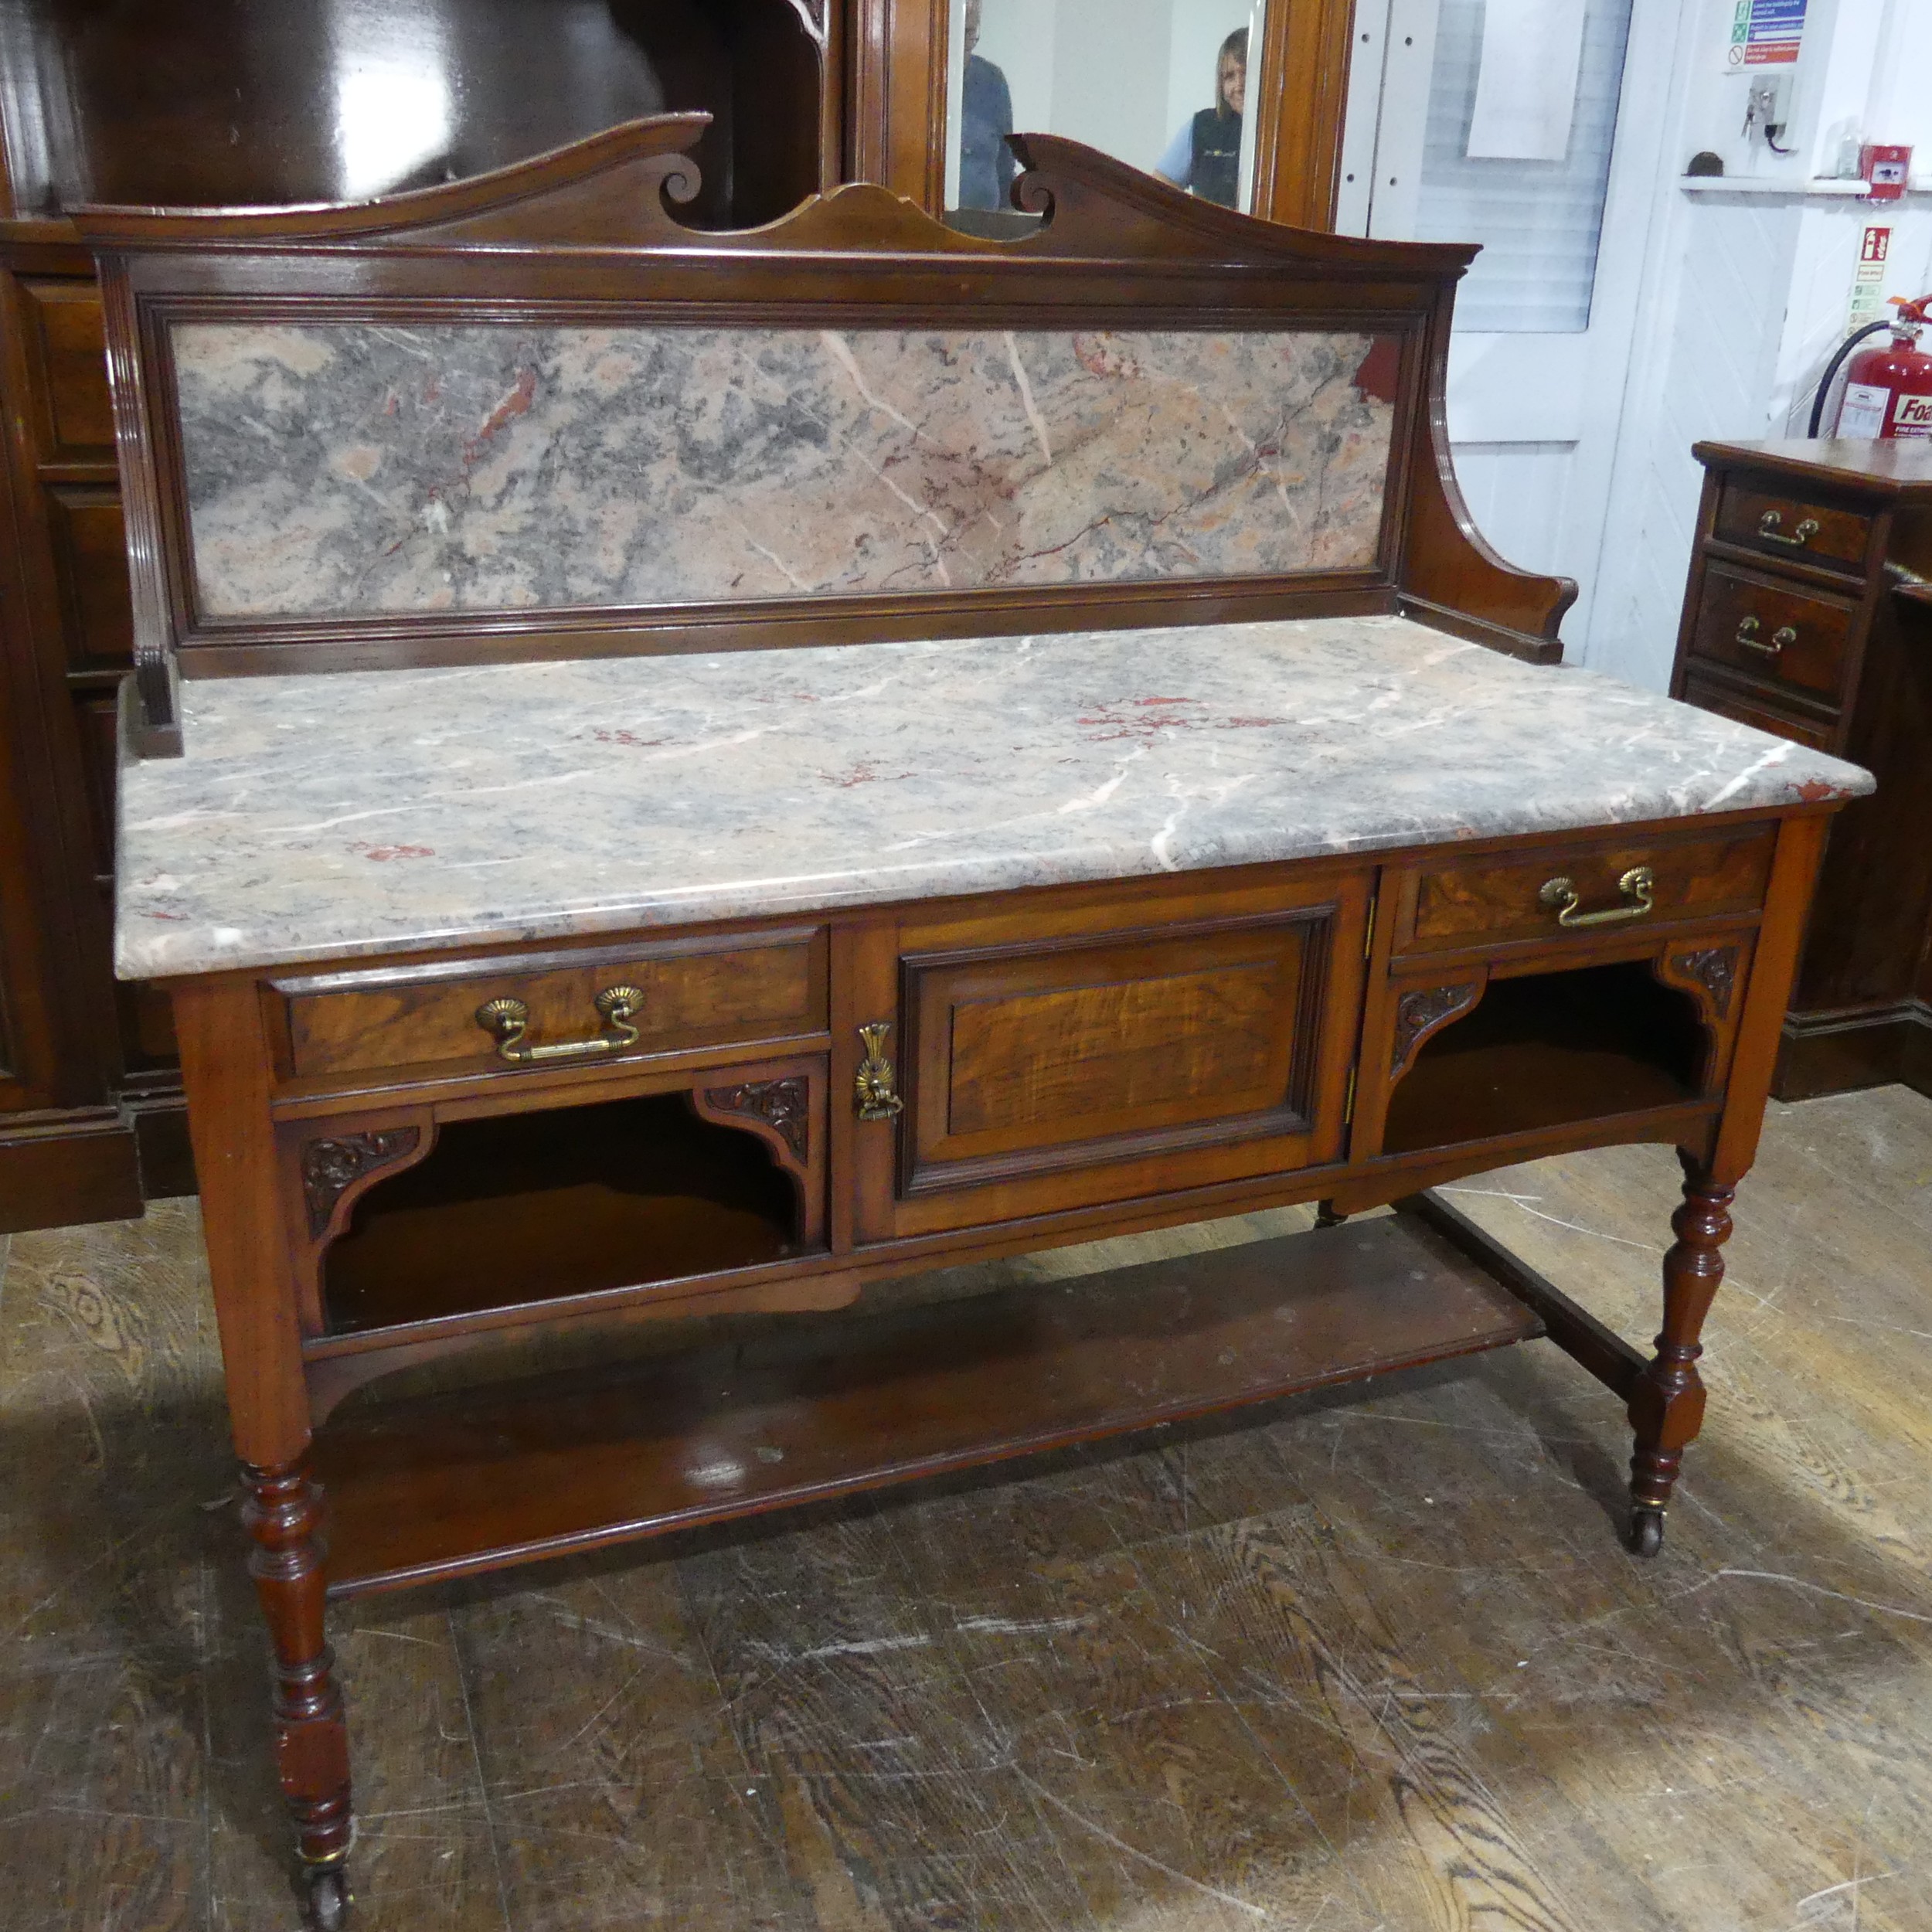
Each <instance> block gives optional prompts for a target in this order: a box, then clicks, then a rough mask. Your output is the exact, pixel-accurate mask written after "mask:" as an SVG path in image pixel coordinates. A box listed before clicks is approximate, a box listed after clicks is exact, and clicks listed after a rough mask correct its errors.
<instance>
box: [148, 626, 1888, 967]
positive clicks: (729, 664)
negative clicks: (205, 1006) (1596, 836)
mask: <svg viewBox="0 0 1932 1932" xmlns="http://www.w3.org/2000/svg"><path fill="white" fill-rule="evenodd" d="M182 699H183V706H184V713H185V740H186V753H185V756H184V757H181V758H179V759H155V760H145V761H142V760H127V761H124V765H123V768H122V771H121V823H120V859H119V867H118V878H119V885H118V917H117V940H116V944H117V953H116V958H117V968H118V970H119V971H120V972H121V975H122V976H123V977H124V978H151V977H158V976H166V975H176V974H192V973H200V972H207V971H218V970H221V969H223V968H235V967H243V966H259V965H267V964H278V963H283V962H294V961H314V960H319V959H328V958H345V957H354V956H357V955H364V954H371V953H377V952H386V951H400V950H406V949H416V948H423V949H433V948H436V947H450V946H455V945H461V944H471V943H474V942H475V941H478V940H493V939H502V940H525V939H537V938H547V937H556V936H560V935H563V934H582V933H605V932H612V931H617V930H622V929H624V928H628V927H651V926H662V925H665V924H668V923H672V922H675V921H682V920H709V919H723V918H734V917H745V916H750V915H755V914H760V913H787V912H794V911H806V910H819V909H824V908H829V907H833V906H845V905H852V904H859V903H883V902H889V901H892V900H909V899H914V898H920V897H925V896H930V895H934V894H937V893H967V892H978V891H985V890H988V889H995V888H1003V887H1012V886H1046V885H1054V884H1060V883H1066V882H1069V881H1073V880H1083V879H1109V878H1121V877H1130V876H1137V875H1141V874H1150V873H1155V872H1164V871H1165V872H1183V871H1193V870H1197V869H1202V868H1206V867H1210V866H1230V865H1240V864H1245V863H1249V862H1255V861H1259V860H1279V859H1300V858H1304V857H1308V856H1309V855H1313V854H1317V853H1325V852H1359V851H1368V850H1375V849H1387V848H1389V847H1394V846H1403V845H1427V844H1432V843H1436V842H1451V841H1456V840H1461V839H1468V838H1490V837H1496V836H1502V835H1509V834H1512V833H1529V832H1549V831H1553V830H1556V829H1559V828H1579V827H1588V826H1599V825H1617V824H1620V823H1627V822H1631V821H1640V820H1650V819H1673V818H1696V817H1698V816H1699V815H1701V814H1704V813H1707V812H1715V811H1734V810H1740V809H1743V808H1747V807H1752V806H1764V805H1780V804H1789V803H1792V802H1794V801H1808V800H1818V799H1823V798H1835V797H1849V796H1854V795H1856V794H1860V793H1863V792H1866V791H1870V790H1871V789H1872V780H1871V778H1870V777H1869V775H1868V774H1866V773H1865V772H1863V771H1861V770H1859V769H1858V768H1857V767H1855V766H1852V765H1848V764H1843V763H1842V762H1840V761H1839V760H1837V759H1835V758H1829V757H1825V756H1824V755H1823V754H1822V753H1818V752H1815V751H1811V750H1807V749H1806V748H1805V747H1802V746H1800V745H1795V744H1792V743H1789V742H1787V740H1784V739H1781V738H1773V737H1770V736H1767V735H1766V734H1764V733H1762V732H1760V731H1754V730H1751V729H1750V727H1749V726H1744V725H1740V724H1734V723H1732V722H1731V721H1730V719H1725V718H1720V717H1718V716H1715V715H1713V713H1709V712H1706V711H1699V710H1694V709H1692V708H1691V707H1690V706H1687V705H1682V704H1678V703H1675V702H1672V701H1671V700H1670V699H1665V698H1660V697H1658V696H1654V695H1653V694H1652V693H1651V692H1645V691H1640V690H1638V689H1635V688H1634V687H1633V686H1631V685H1624V684H1621V683H1618V682H1615V681H1614V680H1613V679H1608V678H1604V677H1601V676H1598V675H1595V674H1594V673H1592V672H1587V671H1581V670H1571V669H1557V670H1549V669H1539V668H1532V667H1531V666H1529V665H1523V664H1521V663H1519V662H1515V660H1513V659H1512V658H1504V657H1500V656H1498V655H1495V653H1493V652H1492V651H1486V650H1484V649H1482V648H1481V647H1480V646H1478V645H1471V644H1464V643H1462V642H1461V641H1458V640H1457V639H1455V638H1449V637H1446V636H1444V634H1441V633H1440V632H1439V631H1431V630H1428V629H1426V628H1423V627H1422V626H1420V625H1419V624H1413V623H1410V622H1409V621H1406V620H1403V619H1401V618H1396V617H1361V618H1333V619H1304V620H1302V621H1298V622H1291V623H1274V624H1240V625H1203V626H1199V627H1195V628H1186V629H1164V630H1147V631H1100V632H1087V633H1080V634H1073V635H1056V636H1044V637H1024V638H992V639H985V640H978V641H966V642H957V641H954V642H944V643H908V644H872V645H852V646H846V647H842V648H839V647H832V648H822V649H801V650H788V651H743V652H739V653H736V654H733V655H724V656H716V657H682V658H605V659H600V660H596V661H591V662H573V663H562V664H514V665H491V666H486V667H481V668H472V669H461V670H441V671H413V672H410V671H384V672H338V673H335V674H332V675H311V676H303V677H282V678H234V679H222V680H208V681H203V682H190V683H188V684H186V685H184V686H183V688H182Z"/></svg>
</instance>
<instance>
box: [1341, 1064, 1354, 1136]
mask: <svg viewBox="0 0 1932 1932" xmlns="http://www.w3.org/2000/svg"><path fill="white" fill-rule="evenodd" d="M1342 1125H1343V1126H1344V1127H1352V1126H1354V1125H1355V1069H1354V1068H1353V1067H1350V1068H1349V1091H1348V1094H1347V1095H1346V1097H1345V1098H1344V1099H1343V1100H1342Z"/></svg>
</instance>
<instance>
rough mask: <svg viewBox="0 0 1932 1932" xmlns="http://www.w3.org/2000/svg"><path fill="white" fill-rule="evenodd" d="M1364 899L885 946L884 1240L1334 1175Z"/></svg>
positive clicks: (1329, 896) (1288, 902)
mask: <svg viewBox="0 0 1932 1932" xmlns="http://www.w3.org/2000/svg"><path fill="white" fill-rule="evenodd" d="M1182 910H1184V911H1185V912H1190V913H1194V914H1195V915H1196V916H1195V917H1192V918H1189V917H1181V916H1178V915H1177V917H1175V918H1174V919H1173V920H1172V921H1171V922H1162V921H1161V920H1160V919H1159V913H1158V909H1157V908H1155V907H1148V908H1145V909H1141V917H1140V918H1139V919H1138V920H1137V921H1136V923H1135V924H1134V927H1131V928H1130V929H1128V930H1114V931H1111V932H1107V931H1100V932H1095V931H1093V930H1059V931H1056V930H1053V925H1052V922H1051V920H1047V921H1046V922H1044V923H1043V930H1041V931H1040V932H1039V934H1038V936H1036V937H1035V936H1019V935H1015V934H1012V931H1011V929H1010V927H1009V928H1008V929H1007V930H1005V932H1004V933H1002V934H1001V936H1000V940H1001V943H996V944H989V945H985V946H981V947H972V946H957V945H954V946H949V947H947V948H946V949H945V950H943V951H941V950H933V951H925V950H922V949H921V948H920V947H919V946H918V944H917V939H918V937H919V935H918V934H917V933H908V934H906V935H904V936H903V937H904V943H903V946H902V951H901V956H900V1016H901V1026H902V1032H901V1034H900V1046H901V1057H900V1068H899V1080H900V1093H901V1095H902V1097H903V1100H904V1101H905V1104H906V1105H905V1112H904V1114H903V1115H902V1116H901V1117H900V1121H899V1123H898V1130H897V1141H898V1149H897V1162H896V1186H895V1189H894V1192H895V1196H896V1202H895V1209H894V1213H893V1231H895V1232H896V1233H902V1234H908V1233H917V1232H922V1231H925V1230H934V1229H937V1228H941V1227H947V1226H966V1225H969V1224H971V1223H976V1222H978V1221H980V1220H982V1219H989V1218H992V1217H994V1216H996V1215H1007V1214H1012V1213H1035V1212H1051V1211H1053V1209H1056V1208H1061V1207H1080V1206H1090V1205H1094V1204H1097V1203H1099V1202H1105V1201H1113V1200H1120V1199H1129V1198H1132V1197H1134V1196H1137V1195H1141V1194H1146V1193H1151V1192H1162V1191H1164V1190H1166V1189H1172V1188H1179V1187H1185V1186H1195V1185H1212V1184H1213V1183H1214V1182H1219V1181H1223V1180H1229V1179H1247V1178H1250V1177H1253V1176H1255V1175H1264V1174H1270V1173H1282V1172H1293V1171H1294V1170H1296V1169H1298V1168H1303V1167H1306V1166H1308V1165H1313V1164H1315V1163H1317V1162H1321V1161H1323V1160H1328V1159H1334V1158H1338V1154H1339V1149H1340V1141H1341V1134H1342V1118H1341V1116H1342V1098H1343V1093H1344V1090H1345V1082H1346V1077H1347V1068H1346V1064H1345V1063H1346V1060H1347V1058H1348V1056H1349V1052H1350V1050H1351V1049H1352V1041H1353V1029H1352V1024H1351V1023H1349V1022H1352V1019H1353V1002H1354V1000H1355V997H1356V995H1357V991H1358V988H1359V952H1360V947H1361V940H1362V927H1363V922H1364V919H1365V917H1366V881H1364V880H1362V879H1335V878H1334V877H1332V876H1331V877H1330V878H1329V879H1327V880H1326V881H1325V882H1322V883H1321V884H1319V885H1318V886H1311V887H1310V888H1308V889H1304V891H1302V892H1301V893H1294V892H1292V891H1287V892H1284V893H1281V894H1279V895H1277V896H1276V901H1275V903H1274V904H1273V905H1272V906H1268V907H1267V908H1266V909H1265V910H1254V909H1252V901H1251V900H1250V902H1249V904H1248V905H1247V906H1244V907H1243V910H1242V911H1241V912H1240V913H1237V914H1235V915H1234V916H1232V917H1214V916H1213V914H1214V913H1215V912H1216V910H1219V909H1218V908H1217V907H1216V905H1215V903H1214V901H1213V897H1212V896H1211V895H1201V896H1199V897H1197V898H1196V900H1194V901H1193V902H1192V903H1190V904H1189V905H1188V906H1186V907H1185V908H1184V909H1182ZM1150 915H1151V916H1150ZM1202 915H1206V916H1202ZM959 936H960V935H959V933H958V929H957V927H954V928H952V929H951V930H950V931H949V932H948V934H947V937H948V938H955V937H959ZM1329 1022H1335V1023H1334V1024H1330V1023H1329Z"/></svg>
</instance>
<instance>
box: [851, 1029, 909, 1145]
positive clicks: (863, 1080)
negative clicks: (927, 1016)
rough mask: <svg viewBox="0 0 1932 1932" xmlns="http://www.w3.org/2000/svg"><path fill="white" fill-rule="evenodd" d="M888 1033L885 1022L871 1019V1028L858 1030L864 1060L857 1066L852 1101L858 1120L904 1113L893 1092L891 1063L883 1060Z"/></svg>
mask: <svg viewBox="0 0 1932 1932" xmlns="http://www.w3.org/2000/svg"><path fill="white" fill-rule="evenodd" d="M892 1030H893V1023H892V1022H891V1021H890V1020H889V1019H879V1020H874V1021H873V1022H872V1024H871V1026H862V1027H860V1028H859V1039H860V1041H861V1042H862V1043H863V1045H864V1046H865V1049H866V1057H865V1058H864V1059H863V1060H861V1061H860V1062H859V1072H858V1074H857V1077H855V1079H854V1080H853V1082H852V1098H853V1100H855V1102H856V1103H857V1105H858V1107H859V1118H860V1119H861V1120H862V1121H889V1120H891V1119H893V1117H895V1116H896V1115H898V1114H903V1113H904V1112H905V1111H906V1103H905V1102H904V1101H903V1100H901V1099H900V1097H899V1096H898V1094H896V1093H895V1092H894V1091H893V1080H894V1078H895V1076H894V1074H893V1063H892V1062H891V1061H890V1060H888V1059H887V1058H886V1041H887V1040H888V1039H890V1038H891V1037H892Z"/></svg>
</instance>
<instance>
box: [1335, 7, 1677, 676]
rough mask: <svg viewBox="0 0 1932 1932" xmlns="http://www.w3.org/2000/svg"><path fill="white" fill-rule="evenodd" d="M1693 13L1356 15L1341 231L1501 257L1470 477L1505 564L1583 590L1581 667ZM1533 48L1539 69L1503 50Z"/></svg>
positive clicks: (1575, 639)
mask: <svg viewBox="0 0 1932 1932" xmlns="http://www.w3.org/2000/svg"><path fill="white" fill-rule="evenodd" d="M1675 12H1676V9H1675V5H1672V4H1671V0H1358V4H1357V8H1356V15H1357V18H1356V23H1355V44H1354V56H1353V60H1352V66H1351V70H1350V86H1349V116H1348V121H1347V125H1346V129H1345V138H1344V145H1343V151H1342V175H1343V179H1342V192H1341V197H1340V203H1339V208H1338V223H1337V226H1338V227H1340V228H1341V229H1342V231H1343V232H1344V233H1352V234H1369V235H1374V236H1382V237H1386V238H1388V239H1390V240H1430V241H1473V242H1480V243H1482V244H1483V249H1484V252H1483V254H1482V255H1481V256H1480V257H1478V260H1477V264H1476V266H1475V268H1473V269H1472V270H1471V272H1470V274H1469V276H1468V278H1467V279H1466V280H1465V281H1464V283H1463V284H1462V285H1461V287H1460V289H1459V290H1458V294H1457V304H1456V331H1455V335H1454V340H1453V342H1452V343H1451V349H1450V359H1449V397H1448V400H1449V433H1450V437H1451V442H1452V443H1453V444H1454V448H1455V456H1456V469H1457V473H1458V476H1459V477H1460V478H1461V482H1462V487H1463V491H1464V495H1465V496H1466V497H1467V498H1468V502H1469V508H1470V510H1471V513H1472V515H1474V516H1475V519H1476V522H1477V524H1478V526H1479V527H1480V528H1481V530H1482V532H1483V534H1484V536H1486V537H1487V538H1488V539H1489V541H1490V543H1492V544H1493V545H1494V546H1495V548H1496V549H1497V550H1498V551H1499V552H1500V553H1502V556H1505V558H1507V559H1508V560H1509V562H1511V563H1515V564H1517V565H1519V566H1522V567H1523V568H1525V569H1527V570H1544V571H1552V572H1556V573H1560V574H1561V575H1563V576H1566V577H1575V578H1576V579H1577V580H1578V583H1580V586H1581V587H1582V594H1581V596H1580V599H1579V600H1578V603H1577V607H1576V608H1575V609H1574V610H1573V611H1571V612H1570V615H1569V617H1567V618H1566V620H1565V622H1564V624H1563V639H1564V643H1565V646H1566V655H1568V656H1569V657H1570V658H1573V659H1575V658H1580V657H1581V656H1582V655H1583V651H1584V648H1585V646H1586V644H1587V639H1588V636H1589V628H1590V618H1591V614H1592V607H1593V593H1594V589H1595V587H1596V583H1597V578H1598V577H1599V575H1600V549H1601V546H1602V543H1603V532H1604V521H1605V514H1606V511H1607V506H1608V502H1609V496H1610V486H1611V471H1612V467H1613V464H1614V457H1615V453H1616V443H1617V427H1618V423H1619V420H1620V418H1621V413H1622V408H1623V400H1624V389H1625V386H1626V383H1627V380H1628V375H1629V360H1630V343H1631V335H1632V332H1633V325H1634V321H1635V317H1636V304H1637V298H1638V287H1639V285H1640V281H1641V273H1642V267H1643V260H1644V254H1645V243H1646V240H1647V234H1648V222H1649V219H1650V210H1651V205H1652V199H1653V186H1654V182H1655V175H1656V171H1657V169H1658V167H1659V166H1660V165H1662V163H1661V148H1662V141H1663V138H1664V131H1665V114H1664V111H1663V107H1664V101H1665V97H1666V95H1667V94H1668V85H1667V83H1668V74H1669V66H1670V61H1671V57H1672V53H1673V51H1674V49H1675V43H1676V22H1675V17H1674V16H1675ZM1566 22H1567V23H1568V26H1569V28H1570V37H1569V40H1568V43H1567V46H1566V42H1565V34H1564V31H1563V29H1564V26H1565V23H1566ZM1485 31H1487V32H1488V34H1489V36H1491V39H1490V43H1489V44H1488V46H1485ZM1512 32H1522V33H1523V34H1525V35H1526V36H1530V37H1531V40H1530V44H1532V45H1535V46H1537V48H1538V49H1539V57H1538V59H1536V60H1529V61H1525V60H1522V58H1521V57H1520V56H1521V54H1522V47H1523V44H1524V43H1522V42H1520V41H1519V42H1516V43H1513V44H1512V43H1511V42H1509V41H1508V40H1505V41H1504V42H1503V43H1502V44H1501V45H1498V42H1497V39H1496V38H1495V37H1496V36H1506V35H1509V34H1511V33H1512ZM1535 36H1543V39H1541V40H1537V39H1535V38H1534V37H1535ZM1548 49H1553V50H1554V52H1553V56H1552V55H1551V54H1550V53H1549V52H1548ZM1512 55H1513V56H1517V57H1516V58H1515V59H1513V60H1512V57H1511V56H1512ZM1566 60H1567V64H1566ZM1485 66H1488V69H1489V71H1488V73H1485ZM1572 74H1573V76H1574V80H1573V82H1572V81H1571V79H1570V76H1571V75H1572ZM1498 147H1500V148H1502V149H1504V150H1505V155H1504V156H1503V157H1500V158H1499V157H1498V156H1497V155H1495V153H1494V150H1495V149H1496V148H1498ZM1526 148H1527V149H1529V150H1531V151H1532V152H1533V151H1537V150H1539V149H1540V155H1539V157H1538V158H1522V151H1523V150H1524V149H1526ZM1472 149H1473V150H1474V152H1472ZM1485 150H1488V151H1485Z"/></svg>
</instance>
